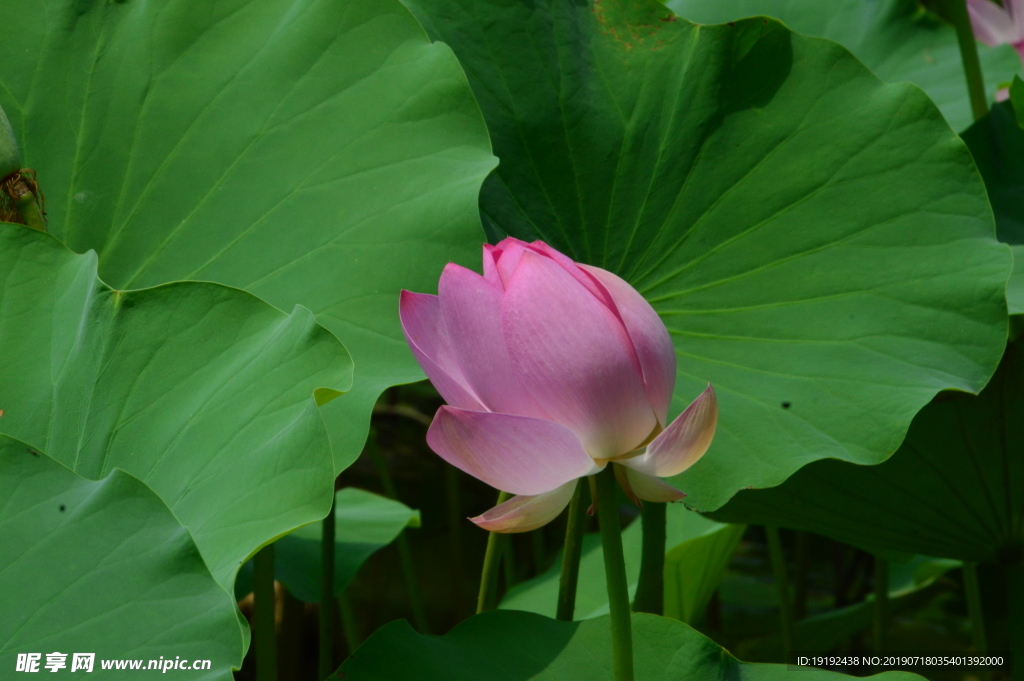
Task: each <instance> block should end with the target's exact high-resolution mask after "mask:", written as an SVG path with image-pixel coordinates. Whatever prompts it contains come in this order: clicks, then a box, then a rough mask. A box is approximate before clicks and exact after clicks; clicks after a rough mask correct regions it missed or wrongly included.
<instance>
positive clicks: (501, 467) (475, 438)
mask: <svg viewBox="0 0 1024 681" xmlns="http://www.w3.org/2000/svg"><path fill="white" fill-rule="evenodd" d="M427 444H428V445H430V448H431V449H433V450H434V451H435V452H437V454H438V455H439V456H440V457H441V458H442V459H444V460H445V461H447V462H448V463H450V464H451V465H453V466H455V467H456V468H459V469H461V470H463V471H465V472H466V473H469V474H470V475H472V476H473V477H474V478H477V479H478V480H483V481H484V482H486V483H487V484H488V485H490V486H491V487H495V488H497V489H501V490H505V491H506V492H511V493H512V494H541V493H543V492H550V491H551V490H553V489H554V488H556V487H558V486H559V485H563V484H565V483H566V482H567V481H569V480H575V479H576V478H578V477H581V476H584V475H590V474H592V473H595V472H597V471H598V470H599V469H598V466H597V465H596V464H595V463H594V460H593V459H591V458H590V457H589V456H588V455H587V453H586V452H585V451H584V450H583V446H582V445H581V444H580V441H579V440H578V439H577V438H576V436H575V435H574V434H573V432H572V431H571V430H569V429H568V428H566V427H565V426H560V425H558V424H557V423H554V422H552V421H545V420H543V419H535V418H530V417H528V416H513V415H512V414H495V413H492V412H485V411H468V410H465V409H454V408H452V407H441V408H440V409H438V410H437V414H436V415H435V416H434V422H433V423H431V424H430V429H429V430H428V431H427Z"/></svg>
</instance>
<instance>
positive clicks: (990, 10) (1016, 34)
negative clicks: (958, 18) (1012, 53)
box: [967, 0, 1024, 60]
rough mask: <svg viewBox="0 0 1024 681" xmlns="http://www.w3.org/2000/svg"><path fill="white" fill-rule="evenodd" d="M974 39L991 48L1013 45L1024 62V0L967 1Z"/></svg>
mask: <svg viewBox="0 0 1024 681" xmlns="http://www.w3.org/2000/svg"><path fill="white" fill-rule="evenodd" d="M967 12H968V13H969V14H970V15H971V27H972V28H973V29H974V37H975V38H977V39H978V40H980V41H981V42H983V43H985V44H986V45H988V46H989V47H996V46H997V45H1004V44H1008V45H1013V47H1014V49H1016V50H1017V54H1019V55H1020V56H1021V59H1022V60H1024V0H1003V6H1002V7H1000V6H999V5H997V4H996V3H994V2H992V0H967Z"/></svg>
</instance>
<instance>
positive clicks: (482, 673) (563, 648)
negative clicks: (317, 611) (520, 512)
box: [330, 610, 921, 681]
mask: <svg viewBox="0 0 1024 681" xmlns="http://www.w3.org/2000/svg"><path fill="white" fill-rule="evenodd" d="M633 649H634V663H635V670H636V679H637V681H669V680H670V679H672V680H675V679H719V678H720V679H736V680H737V681H740V680H749V681H754V680H757V681H776V680H777V681H782V680H783V679H788V678H790V676H791V675H792V672H791V671H789V670H788V668H787V667H785V666H783V665H768V664H748V663H744V662H740V661H739V660H737V659H736V658H734V657H733V656H732V655H730V654H729V652H728V651H726V650H725V649H723V648H720V647H719V646H718V645H716V644H715V643H714V642H713V641H711V640H710V639H708V638H705V637H704V636H703V635H702V634H700V633H698V632H697V631H695V630H694V629H691V628H690V627H688V626H687V625H685V624H683V623H682V622H678V621H676V620H672V619H668V618H666V617H657V616H655V615H647V614H642V613H634V614H633ZM330 678H331V679H333V680H335V681H337V680H339V679H344V681H393V680H394V679H408V680H409V681H435V680H436V681H480V679H488V680H492V679H493V680H494V681H499V680H500V681H527V680H528V679H530V680H533V681H577V680H578V679H588V680H592V681H604V680H605V679H607V680H608V681H610V680H611V679H612V653H611V632H610V630H609V622H608V617H601V618H599V619H593V620H586V621H584V622H559V621H556V620H552V619H548V618H546V617H543V616H541V615H537V614H535V613H527V612H517V611H511V610H496V611H492V612H487V613H484V614H482V615H477V616H476V617H472V618H470V619H468V620H466V621H464V622H462V623H461V624H459V625H457V626H456V627H455V628H454V629H452V630H451V631H450V632H448V634H446V635H445V636H444V637H436V636H422V635H420V634H418V633H416V631H415V630H414V629H413V628H412V627H411V626H409V624H408V623H407V622H405V621H404V620H402V621H398V622H392V623H391V624H388V625H386V626H384V627H383V628H381V629H379V630H377V632H376V633H375V634H374V635H373V636H371V637H370V638H369V639H368V640H367V641H366V643H364V644H363V646H362V647H360V648H359V650H357V651H356V653H355V655H353V656H352V657H350V658H349V659H348V660H346V661H345V663H344V664H343V665H341V668H340V669H339V670H338V671H337V672H336V675H335V676H332V677H330ZM800 678H802V679H803V678H805V679H807V681H816V680H818V679H821V680H822V681H825V680H830V679H837V680H838V679H843V678H848V677H845V676H843V675H842V674H837V673H834V672H826V671H820V670H814V669H809V670H807V671H803V672H801V673H800ZM874 678H876V679H879V681H882V680H884V681H912V680H916V679H920V678H921V677H919V676H917V675H915V674H908V673H904V672H887V673H885V674H881V675H879V676H876V677H874Z"/></svg>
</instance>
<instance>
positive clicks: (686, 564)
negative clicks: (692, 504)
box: [499, 504, 744, 622]
mask: <svg viewBox="0 0 1024 681" xmlns="http://www.w3.org/2000/svg"><path fill="white" fill-rule="evenodd" d="M743 530H744V526H742V525H725V524H722V523H716V522H714V521H711V520H708V519H707V518H705V517H703V516H701V515H700V514H699V513H694V512H693V511H690V510H687V508H686V507H685V506H683V505H682V504H669V506H668V508H667V509H666V518H665V546H666V555H665V614H666V615H668V616H670V617H675V618H676V619H680V620H683V621H684V622H692V621H693V618H695V617H697V616H699V615H700V614H702V613H703V612H704V609H705V607H706V606H707V603H708V600H709V599H710V598H711V594H712V593H713V592H714V590H715V589H716V588H717V587H718V584H719V582H720V581H721V580H722V575H723V573H724V570H725V566H726V564H727V563H728V561H729V558H730V557H731V556H732V554H733V552H734V551H735V549H736V545H737V544H738V543H739V540H740V538H741V537H742V535H743ZM642 544H643V526H642V524H641V521H640V519H637V520H636V521H634V522H633V523H632V524H631V525H630V526H629V527H627V528H626V530H625V531H624V532H623V533H622V547H623V552H624V554H625V558H626V581H627V584H628V585H629V595H630V597H631V598H632V597H633V595H634V594H635V593H636V586H637V581H638V580H639V578H640V551H641V547H642ZM561 570H562V559H561V556H559V557H558V559H557V560H556V561H555V564H554V565H552V566H551V567H550V568H549V569H548V570H547V571H546V572H545V573H544V574H542V575H539V576H537V577H534V578H533V579H530V580H527V581H525V582H523V583H521V584H517V585H516V586H514V587H513V588H512V589H511V590H510V591H509V592H508V594H506V595H505V598H503V599H502V601H501V604H500V606H499V607H500V608H503V609H506V610H525V611H529V612H535V613H538V614H540V615H546V616H548V617H554V616H555V609H556V604H557V603H558V582H559V575H560V574H561ZM606 614H608V592H607V590H606V586H605V573H604V556H603V553H602V547H601V535H599V534H597V533H593V534H587V535H585V536H584V537H583V552H582V557H581V558H580V578H579V585H578V587H577V589H576V609H575V613H574V616H575V619H577V620H584V619H591V618H593V617H600V616H601V615H606Z"/></svg>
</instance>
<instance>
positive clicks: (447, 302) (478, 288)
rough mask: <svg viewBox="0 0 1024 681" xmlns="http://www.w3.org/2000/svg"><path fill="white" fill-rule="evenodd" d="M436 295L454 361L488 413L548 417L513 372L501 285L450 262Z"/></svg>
mask: <svg viewBox="0 0 1024 681" xmlns="http://www.w3.org/2000/svg"><path fill="white" fill-rule="evenodd" d="M438 297H439V298H440V299H441V318H442V320H443V321H444V330H445V335H446V337H447V338H448V342H449V346H450V348H451V352H452V356H453V361H454V362H455V364H456V365H457V366H458V367H459V370H460V372H461V375H462V377H463V379H464V381H465V383H466V384H467V385H468V386H469V387H470V389H471V390H472V391H473V394H474V395H476V396H477V397H478V398H479V399H480V401H481V403H482V404H483V405H484V407H485V408H486V409H487V411H497V412H502V413H505V414H518V415H519V416H536V417H538V418H547V414H545V413H544V410H543V409H541V408H540V407H539V406H537V402H536V401H535V400H534V399H533V397H531V395H530V393H528V392H527V391H526V389H525V388H523V385H522V383H521V382H520V380H519V377H518V376H517V375H516V373H515V372H514V371H513V369H512V363H511V361H510V360H509V357H508V350H506V349H505V336H504V333H503V332H502V327H501V300H502V298H503V297H504V291H502V289H501V287H500V285H498V286H496V285H494V284H492V283H490V282H489V281H487V280H486V279H484V278H483V277H481V276H480V275H479V274H477V273H476V272H473V271H472V270H467V269H466V268H465V267H462V266H460V265H456V264H454V263H449V264H448V266H446V267H445V268H444V273H443V274H442V275H441V281H440V283H439V284H438Z"/></svg>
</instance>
